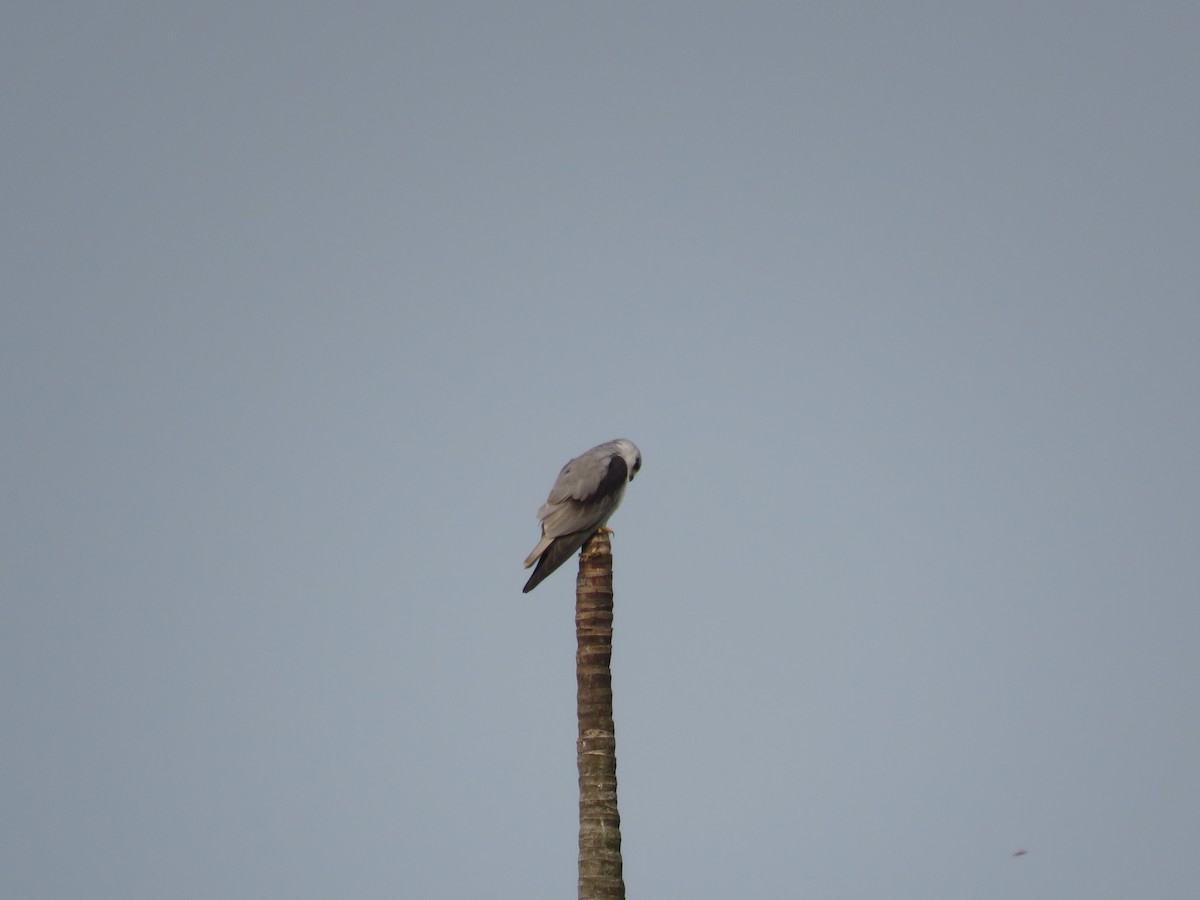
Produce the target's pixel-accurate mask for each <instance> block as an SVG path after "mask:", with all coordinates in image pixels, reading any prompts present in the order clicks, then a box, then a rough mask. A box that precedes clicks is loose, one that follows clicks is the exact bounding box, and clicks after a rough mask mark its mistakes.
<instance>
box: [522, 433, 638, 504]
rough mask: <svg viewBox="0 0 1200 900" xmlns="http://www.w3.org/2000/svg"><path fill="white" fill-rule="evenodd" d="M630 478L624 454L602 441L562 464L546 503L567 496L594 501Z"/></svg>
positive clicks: (612, 491)
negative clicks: (597, 445)
mask: <svg viewBox="0 0 1200 900" xmlns="http://www.w3.org/2000/svg"><path fill="white" fill-rule="evenodd" d="M628 480H629V466H628V465H626V463H625V457H623V456H622V455H621V454H620V453H618V452H616V451H615V450H614V449H613V448H612V447H609V446H608V445H607V444H601V445H600V446H599V447H596V448H595V449H592V450H589V451H588V452H587V453H585V454H583V455H582V456H577V457H575V458H574V459H573V460H571V461H570V462H569V463H567V464H566V465H565V466H563V467H562V471H561V472H559V473H558V478H557V479H556V480H555V482H554V487H552V488H551V489H550V496H549V497H548V498H547V499H546V506H550V505H552V504H556V503H561V502H562V501H564V500H578V501H579V502H580V503H595V502H596V501H598V500H600V499H601V498H602V497H604V496H605V495H608V494H615V493H617V492H618V491H620V490H621V488H623V487H625V482H627V481H628ZM544 508H545V507H543V509H544ZM539 518H540V516H539Z"/></svg>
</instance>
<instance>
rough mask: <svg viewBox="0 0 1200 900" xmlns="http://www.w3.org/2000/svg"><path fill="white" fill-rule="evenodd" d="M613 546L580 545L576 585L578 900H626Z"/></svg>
mask: <svg viewBox="0 0 1200 900" xmlns="http://www.w3.org/2000/svg"><path fill="white" fill-rule="evenodd" d="M612 624H613V589H612V544H611V543H610V541H609V538H608V534H607V533H605V532H603V531H598V532H596V534H594V535H592V537H590V538H589V539H588V542H587V543H586V544H584V545H583V553H582V554H580V557H579V577H578V579H577V580H576V582H575V636H576V639H577V641H578V649H577V650H576V654H575V678H576V682H577V685H578V694H577V701H578V713H579V740H578V742H577V743H576V755H577V758H578V761H579V900H615V898H620V900H624V897H625V879H624V877H623V874H622V864H621V816H620V814H619V813H618V812H617V735H616V727H615V726H614V724H613V707H612V668H611V663H612Z"/></svg>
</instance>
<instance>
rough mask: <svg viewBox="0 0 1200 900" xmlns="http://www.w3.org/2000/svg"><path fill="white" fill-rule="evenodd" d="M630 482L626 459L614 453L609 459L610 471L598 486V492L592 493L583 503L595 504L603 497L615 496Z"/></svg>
mask: <svg viewBox="0 0 1200 900" xmlns="http://www.w3.org/2000/svg"><path fill="white" fill-rule="evenodd" d="M628 480H629V466H627V465H626V464H625V457H623V456H622V455H621V454H620V453H614V454H613V455H612V456H610V457H609V458H608V471H607V472H605V473H604V477H603V478H601V479H600V483H599V484H598V485H596V490H594V491H592V493H591V494H589V495H588V496H587V497H584V498H583V502H584V503H595V502H596V501H597V500H599V499H601V498H602V497H608V496H610V495H612V494H615V493H616V492H617V491H619V490H620V489H621V488H623V487H624V486H625V482H626V481H628Z"/></svg>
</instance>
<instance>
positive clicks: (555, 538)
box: [521, 438, 642, 594]
mask: <svg viewBox="0 0 1200 900" xmlns="http://www.w3.org/2000/svg"><path fill="white" fill-rule="evenodd" d="M641 468H642V451H641V450H639V449H638V448H637V445H636V444H634V442H633V441H630V440H626V439H625V438H618V439H616V440H615V441H608V442H606V443H603V444H599V445H597V446H595V447H593V448H592V449H591V450H588V451H587V452H585V453H581V454H579V455H578V456H576V457H575V458H574V459H572V460H571V461H570V462H568V463H567V464H566V465H565V466H563V467H562V471H561V472H559V473H558V478H557V479H556V480H555V482H554V487H552V488H550V496H549V497H547V498H546V502H545V503H543V504H542V507H541V509H539V510H538V513H537V517H538V519H539V520H540V521H541V523H542V537H541V540H539V541H538V542H537V546H536V547H534V548H533V552H531V553H530V554H529V556H527V557H526V558H525V568H527V569H528V568H529V567H530V566H532V565H533V564H534V563H537V568H536V569H534V570H533V574H532V575H530V576H529V581H527V582H526V583H525V587H524V588H523V589H522V590H521V593H523V594H528V593H529V592H530V591H532V590H533V589H534V588H535V587H537V586H538V585H539V584H541V583H542V581H543V579H545V577H546V576H547V575H549V574H550V573H551V572H553V571H554V570H555V569H557V568H558V567H559V566H561V565H562V564H563V563H564V562H566V561H567V560H568V559H570V557H571V554H573V553H574V552H575V551H576V550H578V549H579V548H580V547H582V546H583V545H584V544H585V543H587V539H588V538H590V537H591V536H592V535H593V534H595V533H596V532H597V531H598V530H599V529H601V528H604V527H605V525H606V524H607V522H608V519H609V517H610V516H611V515H612V514H613V513H614V512H616V511H617V507H618V506H620V505H621V499H622V498H623V497H624V496H625V485H627V484H628V483H629V482H631V481H633V478H634V476H635V475H637V473H638V471H639V470H640V469H641Z"/></svg>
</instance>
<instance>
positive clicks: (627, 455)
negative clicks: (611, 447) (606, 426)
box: [613, 438, 642, 481]
mask: <svg viewBox="0 0 1200 900" xmlns="http://www.w3.org/2000/svg"><path fill="white" fill-rule="evenodd" d="M613 443H614V444H616V445H617V452H618V453H620V454H621V458H622V459H624V460H625V465H626V466H627V467H628V469H629V480H630V481H633V476H635V475H636V474H637V473H638V471H639V470H640V469H641V468H642V451H641V450H639V449H638V448H637V444H635V443H634V442H633V441H629V440H626V439H625V438H618V439H617V440H615V441H613Z"/></svg>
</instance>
